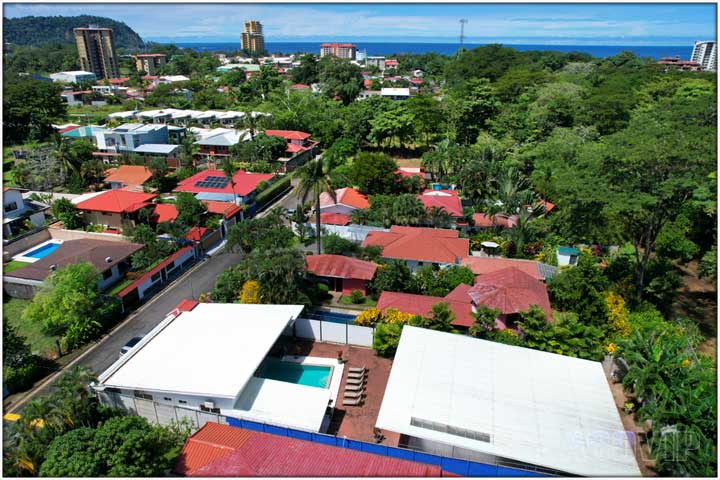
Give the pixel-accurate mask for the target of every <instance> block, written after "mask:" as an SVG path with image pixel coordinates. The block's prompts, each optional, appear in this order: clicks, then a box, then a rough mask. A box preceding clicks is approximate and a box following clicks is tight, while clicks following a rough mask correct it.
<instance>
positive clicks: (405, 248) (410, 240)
mask: <svg viewBox="0 0 720 480" xmlns="http://www.w3.org/2000/svg"><path fill="white" fill-rule="evenodd" d="M369 245H377V246H380V247H382V256H383V258H385V259H388V260H392V259H397V260H404V261H405V262H406V263H407V265H408V267H410V269H411V270H417V269H418V268H420V267H423V266H425V265H435V266H439V267H444V266H448V265H459V264H460V261H461V260H462V259H463V258H465V257H467V256H468V251H469V248H470V241H469V240H468V239H467V238H459V232H458V231H456V230H447V229H442V228H421V227H401V226H399V225H393V226H392V227H391V228H390V231H389V232H382V231H372V232H370V233H368V235H367V237H366V238H365V240H364V241H363V243H362V246H363V247H367V246H369Z"/></svg>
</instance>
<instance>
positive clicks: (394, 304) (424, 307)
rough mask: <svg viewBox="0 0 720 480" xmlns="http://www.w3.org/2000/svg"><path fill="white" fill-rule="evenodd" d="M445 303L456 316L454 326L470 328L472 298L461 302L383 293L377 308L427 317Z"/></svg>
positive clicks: (424, 296)
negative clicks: (393, 309)
mask: <svg viewBox="0 0 720 480" xmlns="http://www.w3.org/2000/svg"><path fill="white" fill-rule="evenodd" d="M440 302H445V303H447V304H449V305H450V310H452V311H453V313H454V314H455V320H454V321H453V322H452V324H453V325H455V326H458V327H469V326H470V325H472V324H473V318H472V315H471V314H472V303H471V302H470V297H469V296H466V297H465V298H464V299H462V300H461V301H458V300H454V299H453V298H448V297H433V296H430V295H415V294H412V293H398V292H382V293H381V294H380V298H378V302H377V308H378V309H380V310H385V309H387V308H395V309H397V310H399V311H401V312H404V313H411V314H413V315H422V316H427V315H428V312H430V310H431V309H432V307H433V305H435V304H437V303H440Z"/></svg>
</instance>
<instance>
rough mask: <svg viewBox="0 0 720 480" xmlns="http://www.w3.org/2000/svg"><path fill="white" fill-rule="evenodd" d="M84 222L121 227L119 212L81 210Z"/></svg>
mask: <svg viewBox="0 0 720 480" xmlns="http://www.w3.org/2000/svg"><path fill="white" fill-rule="evenodd" d="M83 220H84V221H85V223H88V224H94V225H106V226H108V227H111V228H117V229H122V226H123V225H122V216H121V215H120V214H119V213H105V212H83Z"/></svg>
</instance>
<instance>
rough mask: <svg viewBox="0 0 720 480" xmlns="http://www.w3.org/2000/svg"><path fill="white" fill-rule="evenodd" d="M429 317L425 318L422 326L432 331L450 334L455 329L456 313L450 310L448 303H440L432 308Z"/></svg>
mask: <svg viewBox="0 0 720 480" xmlns="http://www.w3.org/2000/svg"><path fill="white" fill-rule="evenodd" d="M428 313H429V316H428V317H423V318H422V320H421V322H422V323H421V326H422V327H424V328H429V329H430V330H439V331H441V332H449V331H451V330H452V329H453V326H452V322H454V321H455V312H453V311H452V310H451V309H450V304H449V303H447V302H439V303H436V304H435V305H433V306H432V309H430V311H429V312H428Z"/></svg>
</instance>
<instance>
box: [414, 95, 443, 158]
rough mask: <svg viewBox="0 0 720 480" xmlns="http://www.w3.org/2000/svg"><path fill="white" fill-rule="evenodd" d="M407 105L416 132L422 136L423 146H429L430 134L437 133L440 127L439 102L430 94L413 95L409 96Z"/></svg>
mask: <svg viewBox="0 0 720 480" xmlns="http://www.w3.org/2000/svg"><path fill="white" fill-rule="evenodd" d="M407 107H408V109H409V110H410V113H411V114H412V116H413V120H414V125H415V129H416V131H417V133H418V134H419V135H421V136H422V137H423V138H424V140H425V146H427V147H429V146H430V138H431V136H433V135H435V134H437V133H439V132H440V131H441V128H442V120H443V117H442V111H441V110H440V102H438V101H437V100H435V99H434V98H433V97H432V96H431V95H427V94H422V95H415V96H413V97H410V99H409V100H408V102H407Z"/></svg>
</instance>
